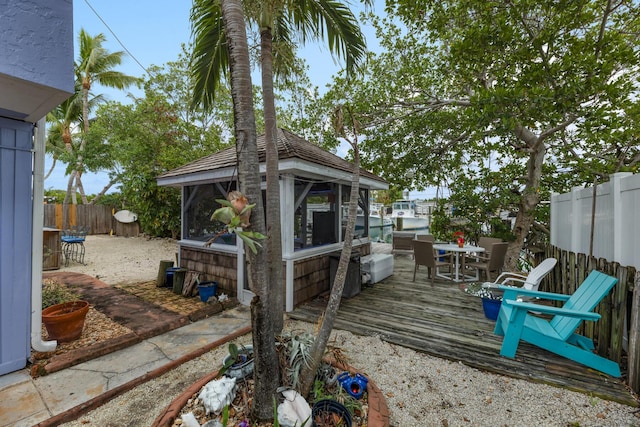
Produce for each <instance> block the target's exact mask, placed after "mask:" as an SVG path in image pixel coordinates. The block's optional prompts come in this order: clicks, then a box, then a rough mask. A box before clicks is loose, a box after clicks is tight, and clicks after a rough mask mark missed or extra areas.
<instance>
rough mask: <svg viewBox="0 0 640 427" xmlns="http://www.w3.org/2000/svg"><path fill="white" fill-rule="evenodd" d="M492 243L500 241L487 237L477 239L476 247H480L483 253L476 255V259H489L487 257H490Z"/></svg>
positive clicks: (499, 240) (499, 241) (500, 240)
mask: <svg viewBox="0 0 640 427" xmlns="http://www.w3.org/2000/svg"><path fill="white" fill-rule="evenodd" d="M494 243H502V239H499V238H497V237H487V236H482V237H480V238H479V239H478V246H480V247H481V248H484V252H482V253H479V254H478V255H477V258H478V259H480V260H483V259H484V260H486V259H489V256H490V255H491V246H492V245H493V244H494Z"/></svg>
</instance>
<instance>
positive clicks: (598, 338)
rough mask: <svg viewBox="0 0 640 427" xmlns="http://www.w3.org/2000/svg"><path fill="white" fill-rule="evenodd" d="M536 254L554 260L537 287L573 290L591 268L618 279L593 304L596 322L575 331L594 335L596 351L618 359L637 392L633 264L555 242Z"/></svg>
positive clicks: (637, 289)
mask: <svg viewBox="0 0 640 427" xmlns="http://www.w3.org/2000/svg"><path fill="white" fill-rule="evenodd" d="M538 256H540V257H541V258H540V260H542V259H544V258H547V257H553V258H556V259H557V260H558V264H557V265H556V267H555V268H554V270H553V271H552V272H551V274H549V275H548V276H547V277H546V278H545V279H544V281H543V283H542V285H541V290H544V291H547V292H554V293H560V294H567V295H570V294H573V293H574V292H575V290H576V288H577V287H578V286H579V285H580V284H581V283H582V281H583V280H584V279H585V278H586V277H587V275H588V274H589V272H591V271H592V270H594V269H595V270H598V271H601V272H603V273H606V274H608V275H610V276H613V277H616V278H617V279H618V283H617V284H616V286H615V287H614V288H613V290H612V291H611V292H610V293H609V295H608V296H607V297H606V298H605V299H603V300H602V302H601V303H600V304H599V305H598V307H597V308H596V312H597V313H599V314H600V315H601V316H602V317H601V318H600V320H598V322H597V323H594V322H584V323H583V324H582V326H581V327H580V330H579V333H581V334H582V335H585V336H588V337H590V338H593V339H594V341H595V342H596V343H597V352H598V354H600V355H601V356H604V357H607V358H609V359H611V360H615V361H616V362H618V363H619V364H620V365H621V369H622V372H623V373H624V372H625V370H626V372H627V378H628V384H629V386H630V387H631V388H632V389H633V390H634V392H636V393H639V392H640V354H639V353H640V324H639V323H640V322H639V318H640V311H639V310H640V278H639V275H638V273H637V272H636V269H635V267H624V266H621V265H620V264H619V263H617V262H609V261H607V260H605V259H603V258H595V257H589V256H587V255H585V254H580V253H579V254H576V253H574V252H569V251H566V250H562V249H559V248H557V247H555V246H549V247H547V248H546V249H545V251H544V253H541V254H539V255H538ZM542 257H544V258H542ZM625 325H626V326H625ZM627 337H628V346H627V348H628V353H627V354H626V355H625V353H624V347H623V346H624V344H625V341H626V338H627ZM625 362H626V365H627V366H625Z"/></svg>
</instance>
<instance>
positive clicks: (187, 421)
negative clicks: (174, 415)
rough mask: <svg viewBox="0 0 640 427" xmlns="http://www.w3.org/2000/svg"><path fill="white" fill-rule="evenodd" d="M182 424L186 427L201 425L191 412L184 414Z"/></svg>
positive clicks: (198, 426)
mask: <svg viewBox="0 0 640 427" xmlns="http://www.w3.org/2000/svg"><path fill="white" fill-rule="evenodd" d="M182 425H183V426H184V427H200V423H199V422H198V420H196V417H195V415H193V413H191V412H189V413H186V414H184V415H183V416H182Z"/></svg>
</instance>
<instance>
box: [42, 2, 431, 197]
mask: <svg viewBox="0 0 640 427" xmlns="http://www.w3.org/2000/svg"><path fill="white" fill-rule="evenodd" d="M356 3H357V1H354V5H355V4H356ZM190 9H191V1H188V0H172V1H170V0H153V1H152V0H74V2H73V33H74V37H75V39H74V49H75V52H74V58H76V57H77V35H78V33H79V32H80V29H81V28H83V29H84V30H85V31H86V32H87V33H88V34H90V35H92V36H95V35H97V34H99V33H103V34H104V35H105V37H106V40H107V41H106V43H105V44H104V47H105V48H106V49H107V50H109V51H111V52H114V51H124V52H125V53H127V55H125V58H124V60H123V63H122V64H121V65H120V66H119V67H118V70H119V71H121V72H123V73H125V74H128V75H132V76H139V77H142V76H143V75H144V74H146V72H145V70H144V68H146V67H149V66H150V65H163V64H165V63H167V62H169V61H175V60H176V59H177V58H178V55H179V53H180V52H181V45H182V44H187V43H188V42H189V40H190V37H191V27H190V25H191V24H190V22H189V13H190ZM352 10H354V13H356V15H358V13H359V12H358V10H360V9H356V8H355V7H354V8H353V9H352ZM374 11H375V13H378V14H381V13H384V0H376V1H375V8H374ZM362 31H363V33H364V35H365V37H366V39H367V46H368V48H369V49H370V50H372V51H374V52H375V51H376V50H377V49H379V45H378V43H377V40H376V39H375V35H374V31H373V28H371V27H369V26H362ZM300 54H301V56H302V57H304V58H305V60H306V61H307V63H308V64H309V69H310V71H309V78H310V79H311V82H312V84H314V85H315V86H318V87H319V88H320V91H321V92H323V91H324V87H325V86H326V85H327V84H328V83H330V82H331V77H332V76H333V75H334V74H336V73H337V72H338V71H339V70H340V68H341V64H336V63H335V62H334V61H333V59H332V57H331V54H330V53H329V51H328V49H327V48H326V47H325V46H324V45H322V44H321V43H310V44H309V45H307V46H306V47H304V48H303V49H301V51H300ZM140 64H141V65H140ZM143 67H144V68H143ZM258 83H259V81H258ZM258 83H256V82H255V81H254V84H258ZM93 92H94V93H96V94H97V93H102V94H104V95H105V97H106V98H107V99H108V100H114V101H119V102H122V103H126V102H128V101H127V97H126V92H123V91H117V90H113V89H110V88H99V89H95V90H93ZM130 92H132V93H133V94H134V95H142V91H139V90H137V89H134V90H130ZM338 154H340V152H339V153H338ZM51 164H52V159H51V158H50V157H47V159H46V161H45V171H48V170H49V168H50V167H51ZM64 168H65V165H63V164H57V165H56V168H55V169H54V172H53V173H52V174H51V176H50V177H49V178H47V179H46V180H45V183H44V186H45V189H66V188H67V181H68V177H65V176H64ZM82 181H83V185H84V189H85V193H87V194H97V193H98V192H100V191H101V190H102V189H103V187H104V185H105V184H106V183H107V182H108V178H107V176H106V174H92V173H85V174H83V179H82ZM113 190H115V189H113ZM113 190H112V191H113ZM432 193H433V194H435V193H434V192H428V193H427V194H426V195H425V194H423V193H417V192H411V193H410V197H411V198H418V197H419V198H422V197H426V196H429V195H431V194H432Z"/></svg>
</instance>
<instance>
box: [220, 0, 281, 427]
mask: <svg viewBox="0 0 640 427" xmlns="http://www.w3.org/2000/svg"><path fill="white" fill-rule="evenodd" d="M211 3H212V9H214V12H215V13H214V14H215V15H216V16H217V17H218V18H222V19H224V33H225V39H226V42H228V45H227V48H228V54H229V57H230V58H232V61H229V62H228V63H229V65H230V71H231V73H230V74H231V79H230V80H231V97H232V99H233V113H234V129H235V137H236V152H237V158H238V179H239V181H240V191H241V192H242V193H244V194H245V195H246V196H247V197H249V199H250V200H251V201H252V202H254V203H256V206H255V208H254V209H253V212H252V214H251V223H252V224H251V226H250V227H251V229H252V230H253V231H257V232H260V233H261V234H264V231H265V230H264V211H263V208H262V192H261V190H260V182H261V180H260V173H259V167H258V166H259V165H258V147H257V136H256V121H255V112H254V108H253V92H252V85H251V67H250V64H249V47H248V44H247V35H246V32H245V22H244V16H243V12H242V2H241V0H221V1H220V3H217V2H211ZM222 19H220V22H219V23H218V25H221V26H222ZM221 28H222V27H221ZM247 260H248V264H249V266H248V272H249V286H250V288H251V290H252V291H253V292H254V293H255V295H256V296H255V297H254V298H253V300H252V301H251V323H252V325H253V346H254V364H255V369H254V376H255V392H254V406H253V414H252V417H253V418H254V419H258V420H272V419H273V412H272V404H273V399H274V397H275V395H276V390H277V387H278V385H279V378H280V376H279V373H278V358H277V354H276V349H275V340H274V331H273V321H272V319H271V311H270V310H269V292H268V290H269V287H268V281H267V272H266V265H267V262H266V261H267V260H266V254H265V253H264V251H257V253H255V254H254V253H253V252H252V251H247Z"/></svg>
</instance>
